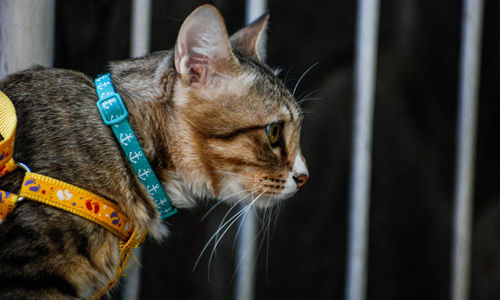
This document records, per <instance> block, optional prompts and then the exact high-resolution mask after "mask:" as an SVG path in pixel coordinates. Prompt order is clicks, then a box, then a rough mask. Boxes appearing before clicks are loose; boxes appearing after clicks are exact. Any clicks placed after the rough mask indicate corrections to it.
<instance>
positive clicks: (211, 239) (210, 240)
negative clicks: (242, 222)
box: [193, 190, 267, 271]
mask: <svg viewBox="0 0 500 300" xmlns="http://www.w3.org/2000/svg"><path fill="white" fill-rule="evenodd" d="M266 191H267V190H266ZM264 192H265V191H264ZM264 192H263V193H264ZM250 195H251V194H250ZM250 195H248V196H246V197H243V198H241V199H240V200H238V201H237V202H236V203H234V204H233V205H232V206H231V208H229V210H228V211H227V212H226V214H225V215H224V217H223V218H222V221H221V223H220V224H219V227H218V229H217V230H216V232H215V233H214V234H213V235H212V236H211V237H210V239H209V240H208V241H207V242H206V243H205V246H204V247H203V249H202V250H201V252H200V255H198V258H197V259H196V262H195V264H194V267H193V271H194V270H196V267H197V266H198V263H199V262H200V259H201V257H202V256H203V254H204V253H205V251H206V250H207V248H208V246H209V245H210V243H211V242H212V241H213V240H214V239H216V240H218V239H219V238H218V234H219V232H220V231H221V230H223V229H224V227H225V226H226V225H227V224H228V223H229V222H231V220H233V219H234V218H238V217H239V215H241V213H242V211H243V210H241V211H239V212H238V213H236V214H235V215H234V216H232V217H231V218H230V219H229V220H228V221H226V222H225V223H224V224H223V222H224V221H225V219H226V218H227V216H228V214H229V213H230V212H231V211H232V210H233V209H234V208H235V207H236V206H237V205H238V204H239V203H241V202H242V201H243V200H245V199H246V198H248V197H249V196H250ZM252 203H253V202H252ZM233 223H234V221H233V222H232V223H231V224H229V227H230V226H231V225H232V224H233ZM224 233H225V231H224ZM209 269H210V264H209Z"/></svg>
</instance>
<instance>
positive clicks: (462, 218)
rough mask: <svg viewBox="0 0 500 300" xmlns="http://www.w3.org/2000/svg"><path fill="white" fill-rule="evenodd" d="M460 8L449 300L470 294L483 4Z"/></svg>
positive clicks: (468, 0)
mask: <svg viewBox="0 0 500 300" xmlns="http://www.w3.org/2000/svg"><path fill="white" fill-rule="evenodd" d="M463 5H464V6H463V11H462V43H461V49H460V79H459V111H458V117H457V150H456V153H457V154H456V173H455V174H456V175H455V176H456V178H455V192H454V193H455V195H454V197H455V199H454V201H455V210H454V235H453V250H452V251H453V253H452V259H453V261H452V274H451V277H452V281H451V298H452V299H453V300H465V299H468V293H469V277H470V276H469V269H470V248H471V231H472V210H473V206H472V197H473V194H474V168H475V165H474V158H475V150H476V149H475V143H476V123H477V122H476V119H477V97H478V82H479V75H480V74H479V69H480V55H481V26H482V17H483V11H482V10H483V1H482V0H465V1H464V3H463Z"/></svg>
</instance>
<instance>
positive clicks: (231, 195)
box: [201, 185, 259, 221]
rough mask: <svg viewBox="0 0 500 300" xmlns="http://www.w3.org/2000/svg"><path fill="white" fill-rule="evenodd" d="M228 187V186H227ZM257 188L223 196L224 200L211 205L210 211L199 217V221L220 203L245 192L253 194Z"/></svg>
mask: <svg viewBox="0 0 500 300" xmlns="http://www.w3.org/2000/svg"><path fill="white" fill-rule="evenodd" d="M228 186H229V185H228ZM258 188H259V187H256V188H252V189H248V190H243V191H238V192H235V193H232V194H229V195H227V196H225V197H224V198H222V199H220V200H218V201H217V202H216V203H215V204H214V205H212V207H210V209H209V210H208V211H207V212H206V213H205V214H204V215H203V217H201V221H203V220H205V218H206V217H207V216H208V215H209V214H210V213H211V212H212V211H213V210H214V209H215V208H216V207H217V206H219V204H221V203H222V202H224V201H226V200H228V199H230V198H231V197H233V196H236V195H239V194H243V193H246V192H253V191H255V190H256V189H258Z"/></svg>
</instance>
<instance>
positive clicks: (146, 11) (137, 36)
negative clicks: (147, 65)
mask: <svg viewBox="0 0 500 300" xmlns="http://www.w3.org/2000/svg"><path fill="white" fill-rule="evenodd" d="M131 13H132V20H131V30H130V55H131V56H132V57H139V56H142V55H145V54H147V53H148V52H149V50H150V49H149V48H150V33H151V0H133V1H132V12H131ZM133 253H134V256H135V260H136V262H134V263H133V264H131V265H130V267H129V268H130V269H129V270H128V271H127V273H128V276H127V277H126V280H125V284H124V287H123V294H122V299H123V300H138V299H139V294H140V290H141V268H140V265H141V260H142V247H138V248H135V249H134V250H133Z"/></svg>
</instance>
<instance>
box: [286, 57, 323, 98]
mask: <svg viewBox="0 0 500 300" xmlns="http://www.w3.org/2000/svg"><path fill="white" fill-rule="evenodd" d="M318 64H319V62H315V63H314V64H312V65H311V66H310V67H309V68H307V70H306V71H305V72H304V73H302V76H300V78H299V80H297V83H296V84H295V87H294V88H293V92H292V96H294V95H295V91H296V90H297V87H298V86H299V83H300V82H301V81H302V79H303V78H304V76H306V74H307V73H308V72H309V71H311V69H312V68H314V67H315V66H317V65H318Z"/></svg>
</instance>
